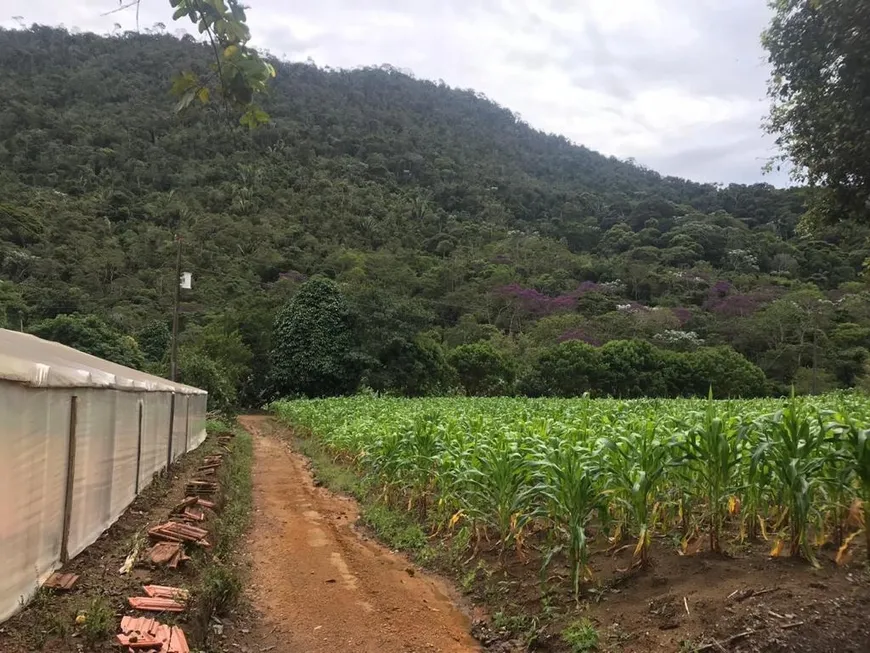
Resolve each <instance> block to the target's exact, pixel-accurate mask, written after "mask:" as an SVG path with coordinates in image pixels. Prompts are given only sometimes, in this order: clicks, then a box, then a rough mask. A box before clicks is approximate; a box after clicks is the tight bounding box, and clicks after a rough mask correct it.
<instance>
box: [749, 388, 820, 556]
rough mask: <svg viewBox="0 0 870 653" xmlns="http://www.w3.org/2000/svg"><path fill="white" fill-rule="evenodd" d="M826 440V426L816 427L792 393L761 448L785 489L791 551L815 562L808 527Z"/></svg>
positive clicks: (760, 454)
mask: <svg viewBox="0 0 870 653" xmlns="http://www.w3.org/2000/svg"><path fill="white" fill-rule="evenodd" d="M823 443H824V430H823V429H821V428H816V425H814V424H813V421H812V420H811V419H810V417H809V415H808V414H807V411H806V410H805V409H802V407H801V405H800V404H799V402H798V401H797V400H796V399H795V398H794V397H792V399H791V401H790V402H789V403H788V404H787V405H786V407H785V408H784V409H782V410H779V411H777V412H776V413H775V414H774V415H772V416H771V418H770V421H769V431H768V433H767V436H766V437H765V438H764V440H763V441H762V443H761V444H760V445H759V450H758V452H757V453H758V454H759V457H763V458H764V459H765V460H766V461H767V462H768V463H769V464H770V468H771V471H772V472H773V476H774V478H775V479H776V480H777V481H778V484H779V487H780V491H781V493H782V496H781V499H782V501H783V502H784V506H785V508H786V510H787V512H788V525H789V553H790V555H792V556H796V555H803V556H804V557H806V559H807V560H809V561H810V562H811V563H813V564H814V565H817V564H818V563H817V562H816V558H815V555H814V554H813V552H812V549H811V548H810V546H809V541H808V534H807V528H808V526H809V523H810V516H811V511H812V510H813V497H814V494H815V492H816V489H817V488H818V485H819V481H820V478H821V475H820V472H821V470H822V467H823V466H824V464H825V458H824V457H823V451H822V446H823Z"/></svg>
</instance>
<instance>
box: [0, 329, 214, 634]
mask: <svg viewBox="0 0 870 653" xmlns="http://www.w3.org/2000/svg"><path fill="white" fill-rule="evenodd" d="M207 398H208V395H207V393H206V392H205V391H203V390H199V389H197V388H193V387H190V386H186V385H182V384H179V383H173V382H171V381H167V380H165V379H162V378H159V377H156V376H153V375H150V374H145V373H144V372H139V371H137V370H134V369H131V368H128V367H124V366H122V365H118V364H116V363H112V362H109V361H106V360H103V359H101V358H97V357H95V356H91V355H89V354H85V353H83V352H80V351H78V350H76V349H73V348H71V347H67V346H65V345H61V344H58V343H56V342H49V341H46V340H42V339H40V338H37V337H35V336H31V335H27V334H24V333H19V332H17V331H8V330H5V329H0V452H2V455H0V622H2V621H4V620H5V619H7V618H8V617H10V616H11V615H12V614H13V613H14V612H16V611H17V610H18V609H19V608H20V607H21V605H22V604H23V603H25V602H26V601H27V600H28V599H29V598H30V597H31V596H32V595H33V594H34V592H35V591H36V589H37V588H38V587H39V586H40V585H41V584H42V583H43V582H45V580H46V579H47V578H48V577H49V576H50V575H51V574H52V572H54V571H55V570H56V569H58V568H59V567H60V566H61V565H62V564H63V563H64V562H66V561H67V560H69V559H71V558H73V557H75V556H76V555H78V554H79V553H80V552H81V551H83V550H84V549H85V548H86V547H87V546H88V545H89V544H91V543H92V542H94V541H95V540H96V539H97V538H98V537H99V536H100V534H101V533H102V532H103V531H104V530H105V529H106V528H108V527H109V526H110V525H111V524H112V523H114V522H115V521H116V520H117V519H118V517H120V515H121V514H122V513H123V512H124V510H125V509H126V508H127V507H128V506H129V505H130V503H131V502H132V501H133V499H134V498H135V497H136V495H137V494H138V493H139V492H141V491H142V490H143V489H144V488H145V487H146V486H147V485H148V484H149V483H150V482H151V480H152V478H153V477H154V474H155V473H157V472H160V471H161V470H163V469H165V468H166V467H167V466H168V465H169V464H171V463H172V461H174V460H176V459H177V458H178V457H179V456H182V455H183V454H185V453H186V452H188V451H191V450H193V449H196V448H197V447H198V446H199V445H200V444H201V443H202V442H203V440H204V439H205V433H206V432H205V419H206V417H205V416H206V401H207Z"/></svg>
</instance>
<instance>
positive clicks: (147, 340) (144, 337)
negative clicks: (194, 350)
mask: <svg viewBox="0 0 870 653" xmlns="http://www.w3.org/2000/svg"><path fill="white" fill-rule="evenodd" d="M136 340H137V341H138V343H139V348H140V349H141V350H142V355H143V356H144V357H145V361H146V362H148V363H151V364H159V363H163V362H164V360H165V359H166V355H167V354H168V353H169V345H170V344H171V342H172V334H171V333H169V325H167V324H166V321H165V320H152V321H151V322H149V323H148V324H146V325H145V326H144V327H142V329H140V330H139V331H138V332H137V333H136Z"/></svg>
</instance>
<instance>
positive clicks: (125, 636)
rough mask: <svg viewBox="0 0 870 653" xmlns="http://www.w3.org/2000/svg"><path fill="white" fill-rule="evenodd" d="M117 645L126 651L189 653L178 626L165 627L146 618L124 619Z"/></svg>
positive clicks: (185, 639) (185, 640)
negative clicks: (123, 647)
mask: <svg viewBox="0 0 870 653" xmlns="http://www.w3.org/2000/svg"><path fill="white" fill-rule="evenodd" d="M117 637H118V643H119V644H120V645H121V646H126V647H127V650H128V651H156V652H159V653H190V647H189V646H188V644H187V638H186V637H185V636H184V631H183V630H181V628H179V627H178V626H167V625H165V624H161V623H159V622H158V621H155V620H154V619H149V618H148V617H138V618H137V617H124V618H123V619H121V634H120V635H118V636H117Z"/></svg>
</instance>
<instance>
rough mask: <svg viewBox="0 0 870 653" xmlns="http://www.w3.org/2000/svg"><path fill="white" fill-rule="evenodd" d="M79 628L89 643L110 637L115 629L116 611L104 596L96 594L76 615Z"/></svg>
mask: <svg viewBox="0 0 870 653" xmlns="http://www.w3.org/2000/svg"><path fill="white" fill-rule="evenodd" d="M76 623H77V624H78V626H79V630H80V632H81V634H82V637H84V640H85V641H86V642H87V643H88V644H91V645H93V644H96V643H97V642H102V641H105V640H106V639H108V638H109V637H110V636H111V634H112V632H113V631H114V630H115V611H114V610H113V609H112V606H110V605H109V602H108V601H107V600H106V598H105V597H104V596H95V597H94V598H93V599H92V600H91V602H90V604H89V605H88V607H87V608H86V609H85V610H82V611H80V612H79V614H78V616H77V617H76Z"/></svg>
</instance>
